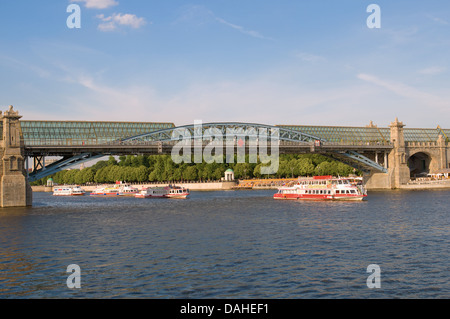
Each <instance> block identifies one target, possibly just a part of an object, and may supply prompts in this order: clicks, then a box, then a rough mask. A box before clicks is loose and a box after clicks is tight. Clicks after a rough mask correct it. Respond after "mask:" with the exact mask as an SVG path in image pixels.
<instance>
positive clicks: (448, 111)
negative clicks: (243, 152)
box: [0, 0, 450, 128]
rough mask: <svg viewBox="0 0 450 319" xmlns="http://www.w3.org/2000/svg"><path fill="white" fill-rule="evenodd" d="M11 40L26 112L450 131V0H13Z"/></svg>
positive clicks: (5, 79) (0, 91) (0, 79)
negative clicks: (74, 24)
mask: <svg viewBox="0 0 450 319" xmlns="http://www.w3.org/2000/svg"><path fill="white" fill-rule="evenodd" d="M371 3H375V4H378V5H379V6H380V8H381V28H379V29H370V28H368V27H367V24H366V20H367V18H368V17H369V15H370V13H367V12H366V8H367V7H368V5H370V4H371ZM70 4H78V5H79V6H80V8H81V28H80V29H69V28H68V27H67V25H66V20H67V18H68V17H69V15H70V13H67V12H66V9H67V7H68V6H69V5H70ZM0 49H1V50H0V105H1V107H2V109H3V110H6V109H7V106H8V105H10V104H12V105H14V106H15V108H16V109H18V110H19V111H20V113H21V114H22V115H23V119H26V120H102V121H156V122H174V123H175V124H176V125H184V124H192V123H193V122H194V120H202V121H203V122H211V121H217V122H223V121H239V122H255V123H264V124H298V125H336V126H346V125H351V126H364V125H367V124H369V122H370V121H371V120H372V121H373V122H374V123H375V124H377V125H378V126H380V127H386V126H388V125H389V123H390V122H392V121H393V120H394V119H395V117H398V118H399V120H400V121H403V122H404V123H405V124H406V125H407V127H432V128H433V127H436V126H437V125H440V126H441V127H445V128H450V77H449V72H450V64H449V57H450V54H449V52H450V2H447V1H435V0H430V1H414V0H409V1H406V0H396V1H392V0H391V1H381V0H379V1H376V0H373V1H362V0H340V1H336V0H315V1H306V0H283V1H268V0H240V1H235V0H208V1H200V0H199V1H194V2H191V1H178V0H168V1H143V0H79V1H76V0H58V1H56V0H42V1H37V0H33V1H31V0H30V1H23V0H16V1H12V0H3V1H1V2H0Z"/></svg>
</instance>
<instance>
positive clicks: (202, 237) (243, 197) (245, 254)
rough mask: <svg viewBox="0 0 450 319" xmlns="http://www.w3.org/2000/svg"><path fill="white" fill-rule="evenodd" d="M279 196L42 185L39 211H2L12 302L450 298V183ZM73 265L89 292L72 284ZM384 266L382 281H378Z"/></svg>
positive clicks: (1, 241)
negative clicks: (100, 194) (346, 197)
mask: <svg viewBox="0 0 450 319" xmlns="http://www.w3.org/2000/svg"><path fill="white" fill-rule="evenodd" d="M273 193H274V191H273V190H251V191H222V192H220V191H219V192H193V193H192V194H191V196H190V198H188V199H186V200H169V199H136V198H91V197H89V196H84V197H73V198H64V197H55V196H52V195H51V193H34V198H33V207H31V208H23V209H22V208H21V209H15V208H14V209H0V298H152V299H166V298H175V299H178V298H180V299H181V298H183V299H185V298H196V299H197V298H198V299H203V298H238V299H240V298H248V299H251V298H273V299H285V298H286V299H303V298H352V299H353V298H355V299H356V298H357V299H359V298H405V299H406V298H449V297H450V283H449V273H450V258H449V244H450V209H449V201H450V191H449V190H433V191H390V192H369V196H368V199H367V200H366V201H364V202H319V201H318V202H305V201H276V200H273V199H272V195H273ZM71 264H76V265H78V266H79V267H80V277H79V278H80V279H81V288H80V289H69V288H68V286H67V283H66V281H67V278H68V277H69V276H70V275H71V273H68V272H67V267H68V265H71ZM372 264H376V265H378V266H379V269H380V271H381V272H380V276H379V279H380V281H378V282H379V283H380V285H381V287H380V288H372V289H370V288H369V287H368V285H367V280H368V277H369V276H371V273H370V272H368V271H367V267H368V266H369V265H372ZM74 282H75V281H74ZM371 282H375V280H374V279H373V281H371Z"/></svg>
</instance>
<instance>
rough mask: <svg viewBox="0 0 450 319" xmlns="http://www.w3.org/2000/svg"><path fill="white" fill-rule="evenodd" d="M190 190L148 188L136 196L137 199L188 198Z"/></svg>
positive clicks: (181, 188) (179, 187)
mask: <svg viewBox="0 0 450 319" xmlns="http://www.w3.org/2000/svg"><path fill="white" fill-rule="evenodd" d="M188 196H189V189H187V188H185V187H181V186H172V185H169V186H166V187H148V188H145V189H143V190H141V191H140V192H139V193H137V194H136V195H134V197H136V198H150V197H154V198H187V197H188Z"/></svg>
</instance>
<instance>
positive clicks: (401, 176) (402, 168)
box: [388, 118, 410, 188]
mask: <svg viewBox="0 0 450 319" xmlns="http://www.w3.org/2000/svg"><path fill="white" fill-rule="evenodd" d="M404 126H405V125H403V123H402V122H399V121H398V119H397V118H396V119H395V121H394V122H392V123H391V125H390V128H391V142H392V144H393V145H394V149H393V150H392V151H391V153H390V154H389V159H388V160H389V179H390V181H391V183H390V184H391V187H392V188H399V187H400V186H401V185H402V184H406V183H407V182H408V181H409V180H410V170H409V167H408V163H407V158H406V146H405V139H404V136H403V127H404Z"/></svg>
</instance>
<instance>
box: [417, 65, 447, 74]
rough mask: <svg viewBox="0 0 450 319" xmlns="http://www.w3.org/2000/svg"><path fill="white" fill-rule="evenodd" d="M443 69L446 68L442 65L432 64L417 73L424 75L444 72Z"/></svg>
mask: <svg viewBox="0 0 450 319" xmlns="http://www.w3.org/2000/svg"><path fill="white" fill-rule="evenodd" d="M445 70H446V68H444V67H439V66H432V67H429V68H425V69H422V70H419V73H420V74H424V75H436V74H440V73H443V72H445Z"/></svg>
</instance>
